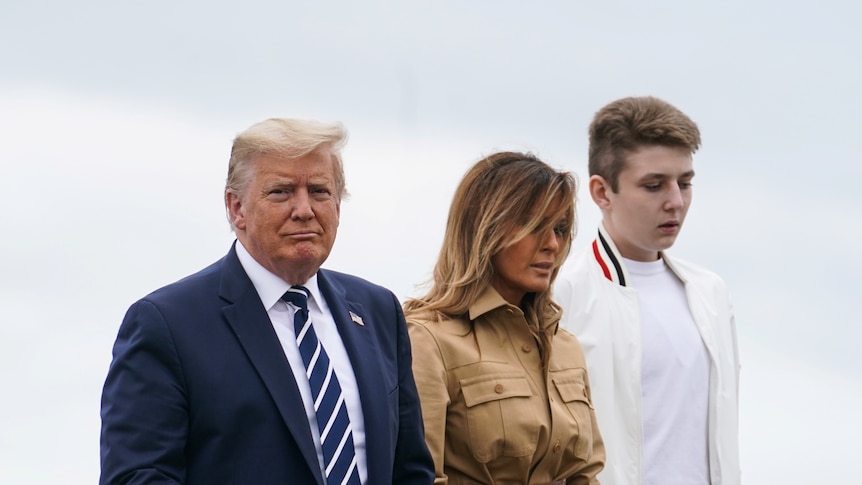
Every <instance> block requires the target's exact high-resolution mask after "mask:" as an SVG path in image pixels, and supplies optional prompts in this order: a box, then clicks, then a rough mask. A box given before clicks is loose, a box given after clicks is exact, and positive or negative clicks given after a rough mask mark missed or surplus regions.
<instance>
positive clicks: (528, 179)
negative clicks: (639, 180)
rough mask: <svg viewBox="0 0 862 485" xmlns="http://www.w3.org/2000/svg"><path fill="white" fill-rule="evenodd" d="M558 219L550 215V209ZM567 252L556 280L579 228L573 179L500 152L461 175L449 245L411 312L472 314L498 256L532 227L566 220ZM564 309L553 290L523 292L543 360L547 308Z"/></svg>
mask: <svg viewBox="0 0 862 485" xmlns="http://www.w3.org/2000/svg"><path fill="white" fill-rule="evenodd" d="M551 207H553V208H555V214H554V215H553V216H552V217H549V218H548V217H546V216H547V211H548V209H549V208H551ZM561 221H563V224H562V226H563V227H557V228H556V230H557V231H562V232H561V234H562V235H563V240H562V241H561V250H560V252H559V254H558V255H557V259H558V260H557V261H556V265H555V267H554V270H553V272H552V275H551V282H552V283H553V281H554V279H556V277H557V273H558V272H559V269H560V265H561V264H562V263H563V261H565V259H566V257H567V256H568V254H569V250H570V249H571V245H572V238H573V237H574V230H575V179H574V177H573V176H572V175H571V174H570V173H568V172H560V171H557V170H554V169H553V168H551V167H550V166H548V165H547V164H546V163H544V162H542V161H541V160H539V159H538V158H536V157H535V156H534V155H532V154H527V153H517V152H499V153H494V154H492V155H490V156H488V157H486V158H484V159H482V160H480V161H479V162H478V163H476V164H475V165H474V166H473V167H472V168H471V169H470V170H468V171H467V173H466V174H465V175H464V178H463V179H462V180H461V183H460V184H459V185H458V189H457V190H456V191H455V197H454V198H453V200H452V205H451V207H450V209H449V219H448V222H447V224H446V232H445V235H444V237H443V247H442V248H441V250H440V256H439V257H438V259H437V264H436V265H435V267H434V273H433V276H432V280H431V287H430V289H429V291H428V293H427V294H425V296H423V297H420V298H415V299H411V300H408V301H407V302H406V303H405V304H404V309H405V313H406V315H407V316H408V317H410V316H415V315H419V314H424V315H428V314H430V315H432V316H436V318H442V317H448V318H461V317H466V315H467V312H468V310H469V308H470V306H471V305H472V304H473V303H474V302H475V301H476V300H477V299H478V298H479V296H481V294H482V292H484V291H485V289H486V288H487V287H488V285H490V284H491V281H492V278H493V276H494V266H493V264H492V262H491V258H492V256H494V255H495V254H497V253H498V252H500V251H501V250H503V249H505V248H506V247H508V246H510V245H512V244H514V243H516V242H518V241H519V240H521V239H522V238H524V237H525V236H526V235H528V234H530V233H531V232H534V231H540V230H548V229H550V228H551V227H555V226H557V225H560V222H561ZM549 306H550V307H553V309H555V310H559V306H557V305H556V303H554V302H553V301H552V300H551V291H550V288H549V289H547V290H545V291H541V292H538V293H531V294H528V295H527V296H525V298H524V300H523V302H522V303H521V308H522V309H523V310H524V314H525V316H526V318H527V323H528V324H529V326H530V329H531V330H532V331H533V333H534V334H536V336H537V338H538V339H539V343H540V348H541V349H542V355H543V359H544V361H545V363H546V364H547V360H548V358H549V352H548V351H547V349H548V348H549V342H550V338H551V336H550V335H546V334H545V321H544V319H545V315H546V310H547V309H548V308H549Z"/></svg>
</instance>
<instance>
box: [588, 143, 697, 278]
mask: <svg viewBox="0 0 862 485" xmlns="http://www.w3.org/2000/svg"><path fill="white" fill-rule="evenodd" d="M693 177H694V170H693V168H692V159H691V153H690V152H689V150H688V149H687V148H679V147H666V146H659V145H644V146H641V147H639V148H637V149H635V150H633V151H631V152H629V153H628V156H627V157H626V164H625V167H624V168H623V170H622V171H621V172H620V175H619V180H618V186H617V192H616V193H614V192H613V191H612V190H611V187H610V184H609V183H608V182H607V181H605V180H604V179H603V178H601V177H600V176H598V175H594V176H592V177H591V178H590V193H591V195H592V197H593V200H594V201H595V202H596V204H598V205H599V207H600V208H601V209H602V217H603V218H602V221H603V223H604V226H605V229H607V231H608V233H609V234H610V236H611V238H612V239H613V241H614V244H616V246H617V248H618V249H619V250H620V253H621V254H622V256H623V257H624V258H627V259H633V260H635V261H655V260H657V259H658V253H659V251H663V250H665V249H667V248H669V247H671V246H672V245H673V243H674V241H676V237H677V236H678V235H679V231H680V229H682V223H683V222H684V221H685V215H686V213H687V212H688V207H689V205H691V192H692V190H691V180H692V178H693Z"/></svg>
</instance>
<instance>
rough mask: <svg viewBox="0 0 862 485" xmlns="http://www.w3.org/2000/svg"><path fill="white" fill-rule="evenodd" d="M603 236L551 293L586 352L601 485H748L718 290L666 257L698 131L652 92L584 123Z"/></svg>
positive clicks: (686, 196) (701, 274)
mask: <svg viewBox="0 0 862 485" xmlns="http://www.w3.org/2000/svg"><path fill="white" fill-rule="evenodd" d="M589 132H590V148H589V173H590V179H589V192H590V196H591V197H592V199H593V201H594V202H595V203H596V205H598V206H599V209H601V212H602V223H601V225H600V226H599V229H598V237H597V238H596V239H595V241H593V243H592V244H591V245H590V246H589V247H588V248H586V249H585V250H583V251H580V252H579V253H576V254H574V255H573V256H572V257H571V258H570V260H569V261H568V262H567V264H566V266H565V267H564V268H563V270H562V272H561V274H560V276H559V278H558V279H557V282H556V284H555V286H554V292H555V300H556V301H557V302H559V303H560V304H561V305H562V306H563V308H564V312H563V320H562V324H563V326H564V327H565V328H566V329H568V330H569V331H570V332H572V333H574V334H575V335H576V336H577V337H578V339H579V340H580V342H581V345H582V346H583V348H584V352H585V354H586V359H587V364H588V371H589V376H590V382H591V384H592V396H593V402H594V404H595V406H596V416H597V418H598V423H599V429H600V430H601V433H602V436H603V437H604V441H605V448H606V452H607V460H606V465H605V469H604V471H603V472H602V473H600V474H599V480H600V481H601V483H602V484H603V485H683V484H685V485H695V484H697V485H701V484H703V485H736V484H739V483H740V469H739V452H738V413H737V409H738V406H737V396H738V382H739V358H738V357H739V356H738V350H737V343H736V328H735V323H734V317H733V312H732V306H731V302H730V297H729V294H728V291H727V288H726V286H725V284H724V282H723V281H722V280H721V279H720V278H719V277H718V276H717V275H715V274H713V273H712V272H709V271H707V270H705V269H703V268H701V267H699V266H696V265H693V264H691V263H687V262H685V261H680V260H678V259H674V258H671V257H670V256H668V255H667V254H666V253H665V250H667V249H668V248H670V247H671V246H672V245H673V243H674V241H675V240H676V237H677V236H678V235H679V232H680V230H681V229H682V224H683V222H684V221H685V216H686V213H687V212H688V208H689V205H690V204H691V198H692V183H691V182H692V179H693V178H694V169H693V168H692V155H693V154H694V152H695V151H696V150H697V148H698V147H699V146H700V132H699V130H698V128H697V125H695V123H694V122H693V121H692V120H691V119H690V118H689V117H688V116H686V115H685V114H684V113H682V112H681V111H680V110H678V109H677V108H675V107H673V106H671V105H670V104H668V103H666V102H664V101H662V100H660V99H656V98H653V97H641V98H624V99H620V100H617V101H614V102H612V103H610V104H609V105H607V106H605V107H604V108H602V109H601V110H599V112H598V113H596V115H595V117H594V119H593V122H592V124H591V125H590V130H589Z"/></svg>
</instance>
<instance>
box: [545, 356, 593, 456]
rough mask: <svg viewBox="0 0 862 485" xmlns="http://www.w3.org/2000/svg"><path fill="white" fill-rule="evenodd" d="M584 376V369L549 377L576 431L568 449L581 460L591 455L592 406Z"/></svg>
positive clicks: (555, 373) (570, 370)
mask: <svg viewBox="0 0 862 485" xmlns="http://www.w3.org/2000/svg"><path fill="white" fill-rule="evenodd" d="M585 376H586V370H584V369H567V370H564V371H558V372H554V375H553V376H552V377H551V380H552V381H553V382H554V387H556V388H557V392H558V393H559V395H560V399H561V400H562V401H563V402H564V403H565V405H566V409H568V411H569V416H570V418H571V419H572V420H573V421H572V427H573V429H576V430H577V433H572V434H571V441H570V442H569V447H570V448H571V449H572V451H573V452H574V454H575V456H577V457H578V458H581V459H583V460H587V459H589V458H590V456H592V454H593V405H592V404H591V403H590V398H589V396H588V394H587V385H586V380H585Z"/></svg>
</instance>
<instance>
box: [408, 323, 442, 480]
mask: <svg viewBox="0 0 862 485" xmlns="http://www.w3.org/2000/svg"><path fill="white" fill-rule="evenodd" d="M407 325H408V329H409V332H410V340H411V342H412V344H413V350H414V353H415V355H416V359H415V360H414V364H413V374H414V376H415V377H416V387H417V388H418V389H419V400H420V402H421V404H422V418H423V420H424V422H425V441H426V442H427V443H428V448H429V450H430V451H431V456H432V457H433V459H434V469H435V475H436V479H435V481H434V483H435V485H445V484H447V483H448V482H449V479H448V477H447V476H446V474H445V472H444V470H443V455H444V449H445V442H446V411H447V409H448V408H449V403H450V398H449V390H448V384H447V382H448V379H447V375H446V367H445V365H444V363H443V356H442V355H441V353H440V350H439V348H438V346H437V340H436V339H435V338H434V336H433V335H431V332H430V331H429V330H428V328H426V327H425V326H424V325H420V324H418V323H415V322H409V323H408V324H407Z"/></svg>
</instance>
